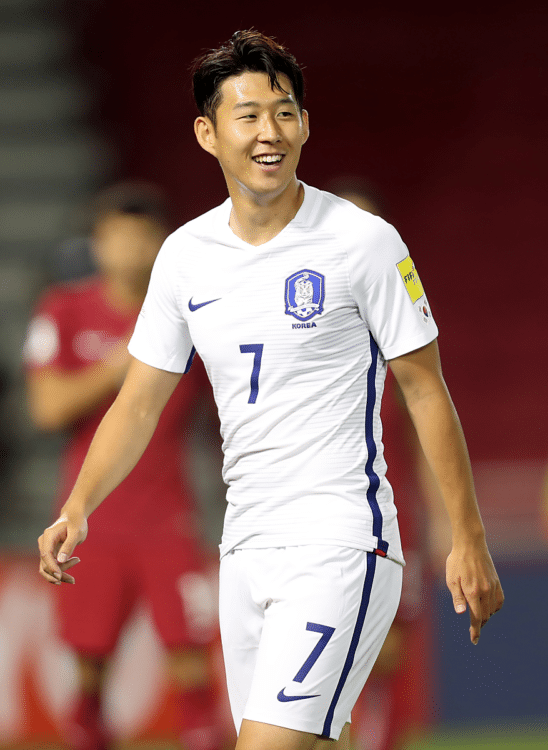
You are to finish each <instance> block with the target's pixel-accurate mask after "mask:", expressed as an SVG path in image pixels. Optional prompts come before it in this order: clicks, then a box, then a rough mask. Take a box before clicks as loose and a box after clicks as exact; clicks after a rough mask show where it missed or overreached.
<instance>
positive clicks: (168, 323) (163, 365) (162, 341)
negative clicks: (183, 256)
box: [128, 235, 194, 373]
mask: <svg viewBox="0 0 548 750" xmlns="http://www.w3.org/2000/svg"><path fill="white" fill-rule="evenodd" d="M178 249H179V248H178V245H177V243H176V241H175V240H174V238H173V235H172V236H171V237H168V239H167V240H166V241H165V243H164V245H163V246H162V249H161V250H160V252H159V254H158V257H157V258H156V262H155V264H154V268H153V270H152V275H151V277H150V283H149V286H148V291H147V295H146V298H145V301H144V303H143V307H142V309H141V312H140V313H139V317H138V319H137V324H136V326H135V331H134V333H133V336H132V338H131V340H130V342H129V346H128V349H129V352H130V354H132V355H133V356H134V357H135V358H136V359H139V360H140V361H141V362H144V363H145V364H148V365H151V366H152V367H157V368H158V369H160V370H168V371H169V372H183V373H184V372H186V371H187V370H188V368H189V367H190V364H191V362H192V357H193V356H194V348H193V346H192V340H191V338H190V334H189V331H188V326H187V324H186V321H185V319H184V317H183V315H182V311H181V308H180V305H179V302H178V295H177V283H178Z"/></svg>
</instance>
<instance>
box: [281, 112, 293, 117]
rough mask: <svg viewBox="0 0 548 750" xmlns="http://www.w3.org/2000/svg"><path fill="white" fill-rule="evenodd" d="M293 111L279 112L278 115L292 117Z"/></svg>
mask: <svg viewBox="0 0 548 750" xmlns="http://www.w3.org/2000/svg"><path fill="white" fill-rule="evenodd" d="M293 114H294V113H293V112H280V117H293Z"/></svg>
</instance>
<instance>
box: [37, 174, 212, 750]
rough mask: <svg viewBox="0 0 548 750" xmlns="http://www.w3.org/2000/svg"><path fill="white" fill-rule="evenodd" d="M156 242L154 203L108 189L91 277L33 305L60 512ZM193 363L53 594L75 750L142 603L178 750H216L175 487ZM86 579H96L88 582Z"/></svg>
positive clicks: (187, 498) (97, 743) (202, 604)
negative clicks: (62, 433) (59, 434)
mask: <svg viewBox="0 0 548 750" xmlns="http://www.w3.org/2000/svg"><path fill="white" fill-rule="evenodd" d="M167 234H168V219H167V215H166V209H165V205H164V202H163V199H162V197H161V195H160V194H159V193H158V192H157V191H156V189H155V188H153V187H152V186H148V185H143V184H138V183H126V184H120V185H115V186H113V187H111V188H109V189H108V190H106V191H104V192H103V193H102V194H101V195H100V196H99V198H98V199H97V203H96V211H95V216H94V227H93V233H92V243H91V247H92V251H93V256H94V258H95V261H96V265H97V267H98V273H97V274H96V275H94V276H91V277H88V278H85V279H83V280H79V281H77V282H72V283H67V284H58V285H55V286H52V287H51V288H49V289H48V290H47V291H46V292H45V293H44V294H43V296H42V298H41V300H40V302H39V304H38V306H37V309H36V311H35V314H34V317H33V319H32V321H31V323H30V326H29V331H28V335H27V341H26V345H25V361H26V368H27V385H28V404H29V411H30V414H31V417H32V419H33V421H34V423H35V425H36V426H37V427H38V428H40V429H42V430H47V431H58V430H65V429H66V430H68V433H69V439H68V441H67V444H66V448H65V451H64V455H63V461H62V475H61V476H62V479H61V488H60V495H59V503H58V507H61V505H62V504H63V502H64V501H65V500H66V498H67V496H68V494H69V492H70V490H71V488H72V486H73V484H74V481H75V479H76V477H77V475H78V472H79V470H80V467H81V465H82V462H83V460H84V457H85V455H86V452H87V450H88V447H89V445H90V442H91V440H92V438H93V435H94V433H95V430H96V429H97V426H98V425H99V422H100V421H101V419H102V417H103V416H104V414H105V413H106V411H107V409H108V408H109V406H110V404H111V403H112V401H113V400H114V398H115V396H116V393H117V391H118V389H119V387H120V386H121V384H122V381H123V379H124V376H125V373H126V369H127V366H128V363H129V359H130V357H129V354H128V352H127V342H128V340H129V337H130V335H131V333H132V331H133V327H134V325H135V321H136V319H137V315H138V313H139V310H140V309H141V305H142V303H143V300H144V298H145V293H146V290H147V286H148V281H149V277H150V273H151V270H152V266H153V263H154V260H155V258H156V255H157V253H158V251H159V249H160V246H161V244H162V242H163V240H164V239H165V238H166V236H167ZM211 398H212V397H211V391H210V386H209V383H208V381H207V377H206V376H205V372H204V370H203V367H202V365H201V362H196V363H195V365H194V367H193V368H192V370H190V371H189V373H188V375H187V376H186V377H185V378H184V384H183V383H181V384H180V387H179V388H177V389H176V390H175V392H174V393H173V396H172V397H171V400H170V402H169V404H168V405H167V407H166V409H165V410H164V412H163V414H162V417H161V419H160V422H159V425H158V428H157V429H156V432H155V434H154V437H153V438H152V441H151V443H150V445H149V447H148V449H147V451H146V452H145V454H144V456H143V458H142V460H141V461H140V463H139V467H138V468H137V469H136V470H135V471H134V472H133V473H132V474H131V475H130V476H129V477H127V479H125V481H124V482H122V484H121V485H120V486H119V487H118V489H116V490H115V492H113V493H112V496H111V502H110V503H108V504H105V505H104V506H102V508H101V509H100V510H99V511H98V512H97V513H96V514H95V516H94V518H93V522H92V523H93V527H94V533H93V535H91V537H90V540H89V541H87V542H86V544H85V553H86V554H85V555H84V559H83V561H82V562H81V564H80V565H79V573H80V575H79V578H78V585H77V586H68V587H65V586H63V587H60V588H59V590H58V591H57V592H56V593H57V600H58V604H59V616H60V625H61V632H62V636H63V638H64V639H65V640H66V641H67V642H68V643H69V644H70V645H71V646H72V647H73V649H74V650H75V651H76V654H77V657H78V664H79V671H80V680H81V695H80V699H79V702H78V704H77V705H76V706H75V707H74V709H75V710H74V712H73V714H72V716H71V717H70V720H69V721H68V725H67V741H68V743H69V746H70V747H71V748H74V750H106V748H109V747H111V744H109V743H110V742H111V739H110V738H109V737H108V732H107V731H106V729H105V726H104V722H103V719H102V712H101V693H102V685H103V682H104V678H105V673H106V669H107V666H108V663H109V657H110V655H111V654H112V652H113V650H114V648H115V646H116V644H117V641H118V637H119V635H120V632H121V630H122V627H123V625H124V624H125V622H126V621H127V620H128V617H129V615H130V614H131V613H132V611H133V609H134V607H135V605H136V604H137V602H138V601H140V600H145V601H146V602H147V603H148V605H149V606H150V609H151V612H152V616H153V619H154V624H155V627H156V629H157V632H158V634H159V636H160V637H161V639H162V641H163V643H164V644H165V646H166V648H167V650H168V655H169V660H168V662H169V663H168V666H169V669H170V673H171V675H172V678H173V682H174V684H175V685H176V690H177V693H178V705H179V707H180V711H179V714H180V720H181V725H180V740H181V745H182V746H183V747H184V748H186V750H215V748H216V747H217V742H218V738H217V736H216V728H215V723H216V721H215V695H214V690H213V688H212V687H211V684H212V683H211V671H210V667H209V661H208V649H209V645H210V643H211V641H212V639H213V637H214V635H215V633H216V602H215V601H214V600H213V599H214V598H213V595H212V591H211V584H210V581H209V578H208V564H207V555H206V553H205V549H204V546H203V545H202V543H201V541H199V534H198V532H197V527H196V517H195V512H196V508H195V502H194V499H193V498H192V494H191V492H190V491H189V489H188V482H187V481H186V480H185V477H184V476H183V471H184V464H185V460H184V454H185V439H184V434H183V426H184V425H187V424H188V421H189V419H190V418H191V416H192V413H193V410H194V409H195V408H196V405H197V404H196V402H197V400H198V399H201V404H200V406H203V405H204V404H205V405H207V404H209V403H210V400H211ZM97 569H103V570H105V569H106V570H108V572H109V575H108V577H107V578H101V579H99V578H97V576H96V571H97Z"/></svg>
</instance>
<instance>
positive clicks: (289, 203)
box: [229, 177, 304, 246]
mask: <svg viewBox="0 0 548 750" xmlns="http://www.w3.org/2000/svg"><path fill="white" fill-rule="evenodd" d="M229 193H230V197H231V199H232V211H231V213H230V219H229V226H230V228H231V229H232V231H233V232H234V234H235V235H236V236H237V237H239V238H240V239H242V240H244V242H247V243H248V244H249V245H255V246H258V245H264V243H265V242H268V241H269V240H271V239H273V238H274V237H275V236H276V235H277V234H279V233H280V232H281V231H282V229H284V227H286V226H287V225H288V224H289V222H290V221H292V220H293V219H294V218H295V215H296V214H297V211H298V210H299V208H300V207H301V205H302V202H303V200H304V188H303V186H302V185H301V184H300V183H299V182H298V181H297V178H296V177H295V178H293V180H292V182H291V183H290V184H289V185H288V186H287V187H286V188H285V190H284V191H283V192H282V193H280V194H278V195H275V196H267V197H265V196H255V195H250V194H249V193H244V192H243V191H241V190H235V189H234V190H230V189H229Z"/></svg>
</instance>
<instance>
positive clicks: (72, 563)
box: [60, 557, 80, 583]
mask: <svg viewBox="0 0 548 750" xmlns="http://www.w3.org/2000/svg"><path fill="white" fill-rule="evenodd" d="M79 562H80V558H79V557H71V558H70V560H67V562H66V563H61V566H60V567H61V570H62V571H63V572H62V573H61V581H62V582H63V583H76V581H75V580H74V578H73V577H72V576H71V575H69V574H68V573H66V572H65V571H67V570H69V569H70V568H73V567H74V566H75V565H78V563H79Z"/></svg>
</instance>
